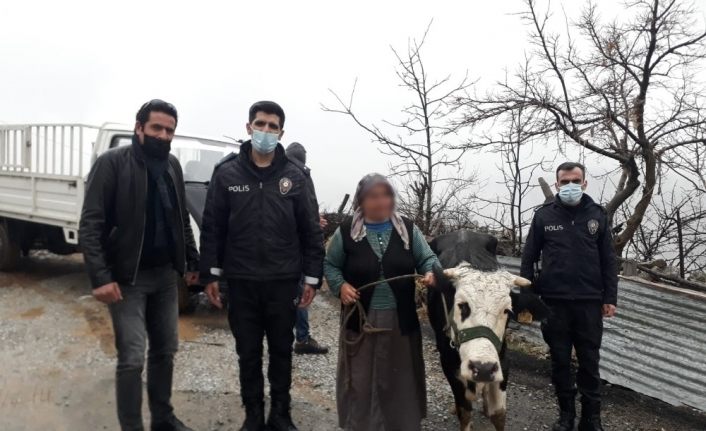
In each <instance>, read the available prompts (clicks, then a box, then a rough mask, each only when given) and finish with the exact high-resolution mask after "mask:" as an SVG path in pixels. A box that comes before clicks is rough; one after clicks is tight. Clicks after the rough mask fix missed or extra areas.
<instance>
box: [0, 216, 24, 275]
mask: <svg viewBox="0 0 706 431" xmlns="http://www.w3.org/2000/svg"><path fill="white" fill-rule="evenodd" d="M19 260H20V246H19V244H17V243H16V242H14V241H12V240H11V239H10V234H9V232H8V231H7V225H5V224H0V271H10V270H13V269H15V268H16V267H17V263H18V262H19Z"/></svg>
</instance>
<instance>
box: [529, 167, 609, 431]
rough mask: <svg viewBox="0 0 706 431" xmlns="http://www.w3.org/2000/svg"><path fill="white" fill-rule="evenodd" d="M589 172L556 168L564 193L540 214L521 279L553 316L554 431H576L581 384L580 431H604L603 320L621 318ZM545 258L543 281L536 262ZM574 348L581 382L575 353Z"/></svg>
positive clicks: (546, 327) (546, 329)
mask: <svg viewBox="0 0 706 431" xmlns="http://www.w3.org/2000/svg"><path fill="white" fill-rule="evenodd" d="M586 185H587V182H586V168H585V167H584V166H583V165H582V164H580V163H573V162H566V163H562V164H561V165H559V167H558V168H557V170H556V188H557V190H558V192H559V193H558V194H557V195H556V197H555V199H554V200H553V201H550V202H548V203H545V204H544V205H542V206H541V207H540V208H539V209H537V211H536V213H535V215H534V219H533V220H532V224H531V226H530V231H529V234H528V236H527V242H526V243H525V249H524V253H523V254H522V268H521V275H522V277H525V278H527V279H528V280H533V281H534V283H535V285H536V287H535V289H536V291H537V293H539V294H540V295H541V296H542V298H543V299H544V301H545V302H546V303H547V305H548V306H549V307H550V309H551V311H552V315H551V316H550V317H549V319H548V320H547V321H546V323H544V324H543V325H542V334H543V336H544V340H545V341H546V343H547V344H548V345H549V352H550V355H551V360H552V382H553V384H554V388H555V390H556V394H557V397H558V399H559V409H560V417H559V420H558V421H557V422H556V423H555V424H554V427H553V428H552V430H554V431H571V430H573V429H574V421H575V418H576V406H575V398H576V387H577V386H578V392H580V393H581V405H582V409H581V421H580V422H579V428H578V429H579V431H595V430H602V429H603V427H602V425H601V418H600V411H601V393H600V390H601V379H600V373H599V370H598V362H599V357H600V347H601V339H602V336H603V317H613V316H614V315H615V310H616V304H617V300H618V271H617V261H616V255H615V251H614V249H613V238H612V235H611V230H610V225H609V222H608V216H607V213H606V211H605V209H603V207H601V206H600V205H598V204H597V203H595V202H594V201H593V199H591V197H590V196H588V195H587V194H585V193H584V190H585V189H586ZM540 256H541V260H542V265H541V273H540V276H539V280H534V278H535V271H534V266H535V263H536V262H537V261H538V260H539V258H540ZM572 347H573V348H574V349H575V350H576V356H577V358H578V371H577V374H576V382H575V383H574V379H573V376H572V373H571V350H572Z"/></svg>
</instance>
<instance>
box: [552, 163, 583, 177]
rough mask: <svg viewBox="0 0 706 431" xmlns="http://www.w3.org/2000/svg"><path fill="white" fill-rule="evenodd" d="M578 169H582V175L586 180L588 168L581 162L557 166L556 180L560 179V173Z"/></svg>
mask: <svg viewBox="0 0 706 431" xmlns="http://www.w3.org/2000/svg"><path fill="white" fill-rule="evenodd" d="M576 168H579V169H581V174H582V175H583V179H584V180H585V179H586V167H585V166H584V165H582V164H581V163H579V162H564V163H562V164H560V165H559V166H557V168H556V179H557V180H558V179H559V171H571V170H574V169H576Z"/></svg>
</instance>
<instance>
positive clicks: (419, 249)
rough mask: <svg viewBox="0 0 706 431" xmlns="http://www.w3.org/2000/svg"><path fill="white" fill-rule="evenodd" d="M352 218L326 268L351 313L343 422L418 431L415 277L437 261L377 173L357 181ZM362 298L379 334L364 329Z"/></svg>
mask: <svg viewBox="0 0 706 431" xmlns="http://www.w3.org/2000/svg"><path fill="white" fill-rule="evenodd" d="M353 207H354V209H355V213H354V215H353V219H352V220H351V221H348V222H346V223H344V224H342V225H341V226H340V227H339V228H338V230H337V231H336V232H335V233H334V235H333V237H332V239H331V242H330V244H329V247H328V252H327V256H326V260H325V261H324V271H325V275H326V279H327V281H328V285H329V287H330V288H331V292H333V294H335V295H336V296H338V297H339V298H340V299H341V303H342V304H343V306H344V313H346V314H347V313H348V312H351V313H352V315H351V318H350V319H347V323H346V328H345V329H344V331H343V332H342V340H341V342H340V349H339V357H338V378H337V384H336V386H337V387H336V394H337V404H338V421H339V425H340V426H341V427H342V428H343V429H345V430H348V431H397V430H404V431H414V430H419V429H420V428H421V420H422V419H423V418H424V417H425V416H426V386H425V381H424V359H423V357H422V338H421V333H420V329H419V320H418V318H417V310H416V303H415V280H414V278H404V279H398V280H395V281H390V282H383V283H380V284H378V285H376V286H374V287H371V288H368V289H364V290H362V291H360V292H359V291H358V290H356V288H360V287H361V286H363V285H366V284H368V283H371V282H376V281H381V280H387V279H390V278H392V277H397V276H401V275H408V274H415V273H416V274H420V275H423V276H424V278H423V281H424V283H425V284H427V285H432V284H433V283H434V276H433V275H432V273H431V272H430V271H431V269H432V266H433V265H434V264H436V263H438V259H437V257H436V255H434V252H432V251H431V249H430V248H429V245H428V244H427V242H426V240H425V239H424V236H423V235H422V233H421V231H420V230H419V229H418V228H417V227H416V226H415V225H414V224H413V223H412V222H411V221H410V220H408V219H406V218H404V217H401V216H400V215H399V214H398V213H397V212H396V211H395V192H394V189H393V187H392V185H391V184H390V182H389V181H388V180H387V178H385V177H384V176H382V175H380V174H370V175H366V176H365V177H363V179H362V180H360V182H359V183H358V189H357V190H356V194H355V199H354V201H353ZM357 301H359V302H360V304H361V305H362V308H363V309H364V310H365V313H366V314H367V323H368V324H369V325H371V326H372V327H374V328H377V329H378V330H380V329H385V330H382V331H380V332H378V331H368V332H362V331H361V328H360V320H359V319H360V318H361V316H359V315H358V308H353V309H351V308H349V307H352V306H353V305H355V302H357Z"/></svg>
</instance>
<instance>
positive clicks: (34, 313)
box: [20, 307, 44, 319]
mask: <svg viewBox="0 0 706 431" xmlns="http://www.w3.org/2000/svg"><path fill="white" fill-rule="evenodd" d="M42 314H44V307H35V308H30V309H29V310H27V311H25V312H24V313H22V314H20V317H21V318H23V319H36V318H37V317H39V316H41V315H42Z"/></svg>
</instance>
